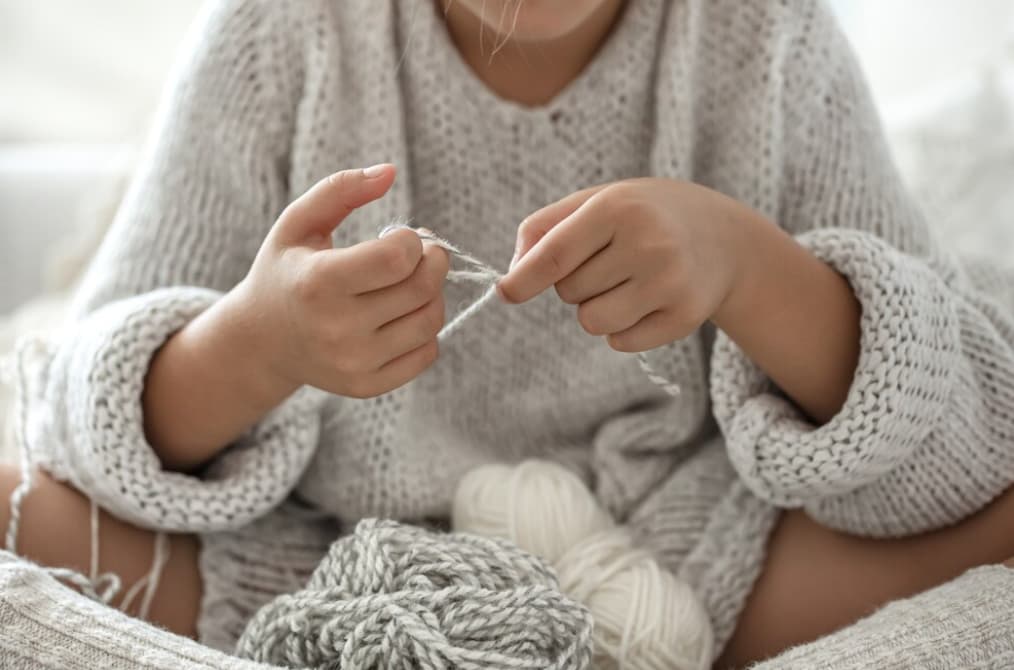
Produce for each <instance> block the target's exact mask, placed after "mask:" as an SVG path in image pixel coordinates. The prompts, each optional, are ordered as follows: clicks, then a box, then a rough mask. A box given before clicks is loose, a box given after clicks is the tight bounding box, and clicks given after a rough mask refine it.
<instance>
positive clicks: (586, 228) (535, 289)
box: [497, 194, 615, 303]
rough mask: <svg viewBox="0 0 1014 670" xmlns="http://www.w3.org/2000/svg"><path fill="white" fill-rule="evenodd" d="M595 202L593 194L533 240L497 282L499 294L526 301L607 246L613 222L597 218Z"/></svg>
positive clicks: (611, 235)
mask: <svg viewBox="0 0 1014 670" xmlns="http://www.w3.org/2000/svg"><path fill="white" fill-rule="evenodd" d="M596 195H597V194H596ZM597 202H598V199H597V198H596V197H595V196H592V197H591V198H589V199H588V200H586V201H585V202H584V203H583V204H582V205H581V206H580V207H578V208H577V210H576V211H574V212H573V213H572V214H571V215H570V216H568V217H567V218H565V219H564V220H563V221H561V222H560V223H559V224H557V225H556V226H554V227H553V228H552V229H551V230H550V231H549V232H547V233H546V234H545V235H544V236H543V237H542V238H541V239H540V240H539V241H538V242H536V243H535V246H533V247H532V248H531V249H530V250H529V251H528V253H527V254H525V255H524V256H523V257H522V258H521V260H519V261H518V262H517V264H516V265H515V266H514V267H513V268H511V270H510V271H509V272H508V273H507V274H506V275H505V276H504V277H503V279H501V280H500V282H499V283H498V284H497V290H498V292H499V293H500V297H501V298H503V299H504V300H505V301H506V302H509V303H522V302H527V301H529V300H531V299H532V298H534V297H535V296H537V295H539V294H540V293H542V292H543V291H545V290H546V289H548V288H549V287H551V286H553V285H554V284H556V283H557V282H558V281H560V280H561V279H563V278H564V277H566V276H568V275H569V274H570V273H572V272H574V270H577V269H578V268H579V267H581V265H583V264H584V262H585V261H586V260H588V259H589V258H591V257H592V256H594V255H595V254H597V253H598V252H600V251H601V250H603V249H605V248H606V247H607V246H609V243H610V242H611V241H612V239H613V226H614V225H615V224H614V222H612V221H608V220H601V219H600V218H599V216H598V214H597V209H596V204H597Z"/></svg>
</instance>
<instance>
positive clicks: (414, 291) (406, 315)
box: [230, 165, 448, 398]
mask: <svg viewBox="0 0 1014 670" xmlns="http://www.w3.org/2000/svg"><path fill="white" fill-rule="evenodd" d="M394 175H395V170H394V167H393V166H391V165H379V166H375V167H373V168H367V169H366V170H348V171H345V172H339V173H337V174H334V175H331V176H330V177H327V178H326V179H323V180H322V181H320V182H319V183H317V184H316V185H315V186H314V187H313V188H311V189H310V190H309V191H307V192H306V193H305V194H304V195H303V196H301V197H300V198H299V199H297V200H295V201H294V202H293V203H292V204H291V205H289V206H288V207H287V208H286V209H285V211H284V212H283V213H282V215H281V216H280V217H279V218H278V221H277V222H276V223H275V225H274V226H273V227H272V229H271V231H270V233H269V234H268V236H267V238H266V239H265V241H264V243H263V245H262V246H261V249H260V251H259V252H258V254H257V257H256V259H255V260H254V263H253V266H252V267H251V269H250V272H249V274H248V275H247V276H246V278H245V279H244V280H243V281H242V282H241V283H240V284H239V285H238V286H237V287H236V289H235V290H234V291H233V294H232V295H231V296H230V297H231V298H233V299H234V300H235V301H236V302H234V305H233V306H234V307H238V308H239V309H240V310H241V311H242V312H243V315H244V316H243V318H241V319H240V321H241V322H242V323H243V324H244V325H245V327H246V328H249V329H250V330H249V332H247V333H245V334H244V335H243V336H244V337H249V338H251V339H252V341H253V342H255V343H256V347H255V351H258V352H260V353H261V354H262V356H263V361H264V362H265V365H266V369H265V372H266V373H267V374H269V375H271V376H272V377H273V379H274V380H275V381H276V382H277V383H278V384H279V385H280V386H281V387H283V388H284V387H286V386H288V387H291V388H292V389H295V388H297V387H299V386H301V385H304V384H308V385H311V386H315V387H317V388H319V389H322V390H325V391H328V392H330V393H334V394H337V395H343V396H352V397H357V398H366V397H372V396H376V395H380V394H383V393H386V392H387V391H390V390H392V389H395V388H397V387H399V386H402V385H403V384H405V383H407V382H409V381H410V380H412V379H414V378H415V377H416V376H418V375H419V374H420V373H422V372H423V371H424V370H425V369H426V368H428V367H429V366H430V365H431V364H432V363H433V362H434V361H435V360H436V358H437V333H439V332H440V329H441V328H442V327H443V324H444V299H443V292H442V289H443V284H444V280H445V278H446V276H447V270H448V258H447V254H446V252H444V250H443V249H441V248H440V247H438V246H436V245H433V244H430V243H425V244H424V243H423V242H422V241H421V240H420V238H419V236H418V235H416V233H414V232H413V231H411V230H407V229H399V230H394V231H393V232H391V233H390V234H388V235H385V236H384V237H383V238H381V239H376V240H370V241H367V242H363V243H361V244H357V245H355V246H351V247H347V248H339V249H336V248H333V247H332V244H331V233H332V231H333V230H334V229H335V228H336V227H337V226H338V225H339V224H340V223H341V222H342V220H343V219H345V217H346V216H348V215H349V214H350V213H351V212H352V211H353V210H355V209H356V208H358V207H361V206H363V205H365V204H367V203H369V202H371V201H373V200H376V199H378V198H380V197H381V196H383V195H384V194H385V193H386V192H387V191H388V189H389V188H390V187H391V184H392V183H393V182H394Z"/></svg>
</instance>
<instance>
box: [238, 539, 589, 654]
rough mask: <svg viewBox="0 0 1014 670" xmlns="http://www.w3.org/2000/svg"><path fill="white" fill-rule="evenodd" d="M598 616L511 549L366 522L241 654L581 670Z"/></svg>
mask: <svg viewBox="0 0 1014 670" xmlns="http://www.w3.org/2000/svg"><path fill="white" fill-rule="evenodd" d="M592 625H593V624H592V616H591V614H590V612H589V611H588V610H587V609H586V608H585V607H584V606H583V605H581V604H580V603H577V602H575V601H573V600H570V599H569V598H567V597H566V596H564V595H563V594H562V593H561V592H560V590H559V585H558V583H557V580H556V576H555V575H554V574H553V572H552V570H551V569H550V568H549V567H548V566H547V565H546V564H545V563H543V562H542V560H541V559H538V558H536V557H534V556H531V555H530V554H527V553H525V552H523V551H522V550H520V549H519V548H517V547H515V546H514V545H512V544H510V543H509V542H506V541H503V540H498V539H492V538H484V537H479V536H476V535H469V534H464V533H451V534H444V533H433V532H430V531H427V530H423V529H421V528H416V527H412V526H406V525H403V524H399V523H396V522H393V521H377V520H366V521H362V522H360V523H359V525H358V526H357V527H356V530H355V532H354V533H353V534H352V535H350V536H347V537H344V538H342V539H340V540H338V541H337V542H335V543H334V544H333V545H332V546H331V548H330V550H329V551H328V554H327V556H326V557H325V558H324V560H323V561H321V563H320V565H319V566H318V567H317V569H316V570H315V571H314V573H313V575H312V576H311V577H310V581H309V583H308V584H307V586H306V588H305V589H303V590H302V591H299V592H297V593H293V594H287V595H282V596H279V597H278V598H276V599H275V600H274V601H272V602H270V603H268V604H267V605H266V606H264V607H263V608H261V610H260V611H259V612H257V614H256V615H254V617H253V619H252V620H251V621H250V623H249V624H248V625H247V628H246V630H245V631H244V632H243V635H242V636H241V638H240V640H239V643H238V645H237V654H238V655H239V656H242V657H245V658H249V659H252V660H255V661H260V662H265V663H273V664H276V665H283V666H287V667H296V668H315V669H316V668H320V669H324V668H327V669H329V670H330V669H334V670H337V669H342V670H373V669H378V670H379V669H380V668H399V669H404V670H415V669H419V670H430V669H436V668H441V669H448V670H449V669H457V668H461V669H462V670H471V669H473V668H474V669H475V670H479V669H480V668H481V669H484V670H487V669H492V670H498V669H503V670H508V669H531V670H535V669H536V668H538V669H539V670H542V669H548V670H583V669H585V668H587V667H589V665H590V662H591V653H592V651H591V650H592V642H591V631H592Z"/></svg>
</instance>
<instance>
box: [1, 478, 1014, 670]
mask: <svg viewBox="0 0 1014 670" xmlns="http://www.w3.org/2000/svg"><path fill="white" fill-rule="evenodd" d="M18 481H19V473H18V471H17V470H16V469H15V468H12V467H10V466H0V529H5V528H6V527H7V523H8V520H9V509H8V505H7V501H8V500H9V499H10V494H11V491H13V489H14V488H15V486H16V485H17V483H18ZM89 520H90V505H89V502H88V500H87V498H85V497H84V496H83V495H81V494H80V493H78V492H77V491H75V490H74V489H73V488H71V487H69V486H67V485H64V484H61V483H59V482H57V481H55V480H53V479H52V478H51V477H49V476H47V475H45V474H44V473H39V476H38V477H37V478H36V479H35V488H34V489H33V490H32V491H31V492H30V493H29V494H28V496H27V498H26V499H25V503H24V507H23V509H22V524H21V532H20V536H19V551H20V552H21V553H22V554H23V555H24V556H26V557H27V558H29V559H31V560H33V561H35V562H36V563H39V564H42V565H46V566H54V567H67V568H72V569H75V570H78V571H80V572H84V573H86V572H87V571H88V569H89V561H90V552H91V541H90V523H89ZM1012 530H1014V489H1012V490H1010V491H1008V492H1007V493H1005V494H1004V495H1003V496H1001V497H1000V498H998V499H997V500H996V501H994V502H993V503H992V504H991V505H990V506H988V507H987V508H986V509H984V510H982V511H981V512H980V513H978V514H976V515H974V516H972V517H970V518H969V519H967V520H965V521H964V522H962V523H960V524H958V525H956V526H953V527H950V528H946V529H942V530H939V531H935V532H932V533H926V534H924V535H920V536H917V537H911V538H905V539H900V540H868V539H863V538H857V537H852V536H848V535H844V534H841V533H837V532H835V531H831V530H828V529H826V528H823V527H821V526H819V525H817V524H816V523H814V522H813V521H811V520H810V519H809V518H808V517H807V516H806V515H804V514H802V513H800V512H787V513H785V514H784V515H783V516H782V518H781V520H780V522H779V524H778V526H777V528H776V529H775V532H774V534H773V535H772V537H771V539H770V541H769V544H768V554H767V558H766V562H765V566H764V569H763V571H762V574H761V576H760V578H759V579H758V581H757V583H756V585H755V587H754V590H753V592H752V593H751V595H750V597H749V599H748V601H747V604H746V607H745V609H744V611H743V614H742V616H741V618H740V621H739V623H738V625H737V628H736V631H735V633H734V635H733V637H732V640H731V641H730V643H729V644H728V646H727V647H726V650H725V653H724V655H723V657H722V658H721V659H720V660H719V661H718V663H717V664H716V667H718V668H729V667H737V668H738V667H745V666H747V665H749V664H750V663H752V662H754V661H757V660H761V659H764V658H768V657H771V656H773V655H775V654H777V653H779V652H781V651H783V650H785V649H787V648H789V647H790V646H793V645H797V644H802V643H804V642H809V641H812V640H815V639H817V638H818V637H821V636H823V635H826V634H828V633H831V632H833V631H835V630H838V629H840V628H842V627H844V626H847V625H848V624H850V623H853V622H855V621H856V620H858V619H859V618H861V617H863V616H865V615H867V614H870V613H871V612H872V611H874V610H875V609H877V608H878V607H880V606H882V605H883V604H885V603H887V602H889V601H891V600H896V599H898V598H906V597H909V596H912V595H914V594H916V593H919V592H922V591H925V590H927V589H929V588H932V587H934V586H936V585H939V584H942V583H944V582H946V581H949V580H951V579H953V578H955V577H957V576H958V575H960V574H961V573H963V572H965V571H966V570H968V569H970V568H972V567H975V566H978V565H986V564H993V563H997V564H998V563H1001V562H1003V561H1008V565H1010V566H1011V567H1012V568H1014V559H1012V558H1011V557H1014V532H1011V531H1012ZM153 546H154V534H153V533H151V532H150V531H146V530H142V529H138V528H136V527H134V526H131V525H130V524H127V523H125V522H123V521H120V520H117V519H114V518H112V517H110V516H109V515H107V514H105V513H102V516H101V521H100V548H101V551H100V557H99V568H100V571H101V572H107V571H109V572H115V573H116V574H118V575H119V576H120V578H121V579H122V581H123V584H124V586H125V587H129V586H130V585H131V584H134V583H136V582H137V580H139V579H141V578H143V577H144V575H145V574H147V572H148V570H149V569H150V567H151V562H152V558H153ZM170 546H171V550H170V556H169V561H168V563H167V564H166V566H165V568H164V570H163V572H162V577H161V580H160V582H159V586H158V590H157V592H156V594H155V597H154V599H153V601H152V606H151V609H150V611H149V616H148V619H149V620H150V621H151V622H153V623H156V624H158V625H160V626H162V627H164V628H167V629H168V630H171V631H173V632H175V633H178V634H180V635H185V636H188V637H196V621H197V615H198V611H199V607H200V601H201V579H200V573H199V571H198V567H197V556H198V550H199V549H198V541H197V539H196V538H195V537H193V536H188V535H174V536H171V537H170ZM126 590H127V589H126V588H125V589H124V591H126ZM119 598H122V593H121V595H120V596H119ZM118 602H119V601H116V602H114V604H118ZM131 613H133V614H135V615H136V605H135V609H134V611H132V612H131Z"/></svg>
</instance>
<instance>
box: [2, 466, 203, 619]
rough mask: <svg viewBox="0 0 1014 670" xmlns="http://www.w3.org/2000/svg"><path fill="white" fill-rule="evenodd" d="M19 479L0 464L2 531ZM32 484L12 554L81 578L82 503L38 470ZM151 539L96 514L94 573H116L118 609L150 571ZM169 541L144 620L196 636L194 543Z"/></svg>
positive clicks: (84, 553) (85, 525) (86, 524)
mask: <svg viewBox="0 0 1014 670" xmlns="http://www.w3.org/2000/svg"><path fill="white" fill-rule="evenodd" d="M19 480H20V473H19V472H18V470H17V469H16V468H13V467H11V466H9V465H0V532H6V528H7V524H8V520H9V517H10V509H9V504H10V502H9V501H10V495H11V492H12V491H13V490H14V488H15V487H16V486H17V484H18V481H19ZM33 484H34V485H33V488H32V490H31V492H29V494H28V495H27V497H26V498H25V500H24V504H23V506H22V510H21V526H20V532H19V533H18V553H19V554H21V555H22V556H24V557H26V558H29V559H31V560H32V561H34V562H36V563H39V564H41V565H45V566H51V567H63V568H71V569H74V570H77V571H79V572H81V573H83V574H87V573H88V570H89V567H90V560H91V525H90V519H91V516H90V514H91V508H90V503H89V501H88V499H87V498H86V497H85V496H83V495H81V494H80V493H78V492H77V491H76V490H75V489H73V488H72V487H70V486H67V485H65V484H61V483H59V482H57V481H55V480H54V479H53V478H51V477H49V476H48V475H46V474H45V473H42V472H40V473H38V475H37V476H36V477H35V478H34V482H33ZM154 540H155V535H154V533H152V532H150V531H146V530H142V529H139V528H136V527H134V526H131V525H130V524H128V523H125V522H123V521H120V520H118V519H115V518H113V517H111V516H109V515H108V514H106V513H104V512H102V513H101V516H100V521H99V547H100V552H99V570H100V572H113V573H115V574H117V575H118V576H119V577H120V580H121V582H122V583H123V585H124V587H123V589H122V590H121V592H120V593H119V594H118V595H117V598H116V599H115V600H114V603H113V604H114V605H119V604H120V602H121V600H122V598H123V596H124V595H125V593H126V591H127V590H128V589H129V588H130V586H131V585H132V584H134V583H136V582H137V581H138V580H139V579H142V578H143V577H144V576H145V575H146V574H147V573H148V571H149V570H150V569H151V565H152V560H153V558H154ZM169 542H170V545H169V546H170V553H169V561H168V562H167V563H166V564H165V568H164V569H163V571H162V577H161V579H160V581H159V585H158V589H157V591H156V592H155V596H154V599H153V600H152V604H151V609H150V611H149V613H148V620H149V621H151V622H152V623H155V624H158V625H159V626H162V627H163V628H167V629H168V630H171V631H173V632H174V633H177V634H179V635H186V636H188V637H196V623H197V614H198V609H199V607H200V602H201V579H200V573H199V571H198V568H197V553H198V541H197V538H195V537H193V536H189V535H171V536H170V537H169ZM139 600H140V599H135V601H134V604H132V606H131V610H132V611H131V612H129V613H130V614H133V615H135V616H136V615H137V611H136V610H137V608H138V607H139V606H140V603H139Z"/></svg>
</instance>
